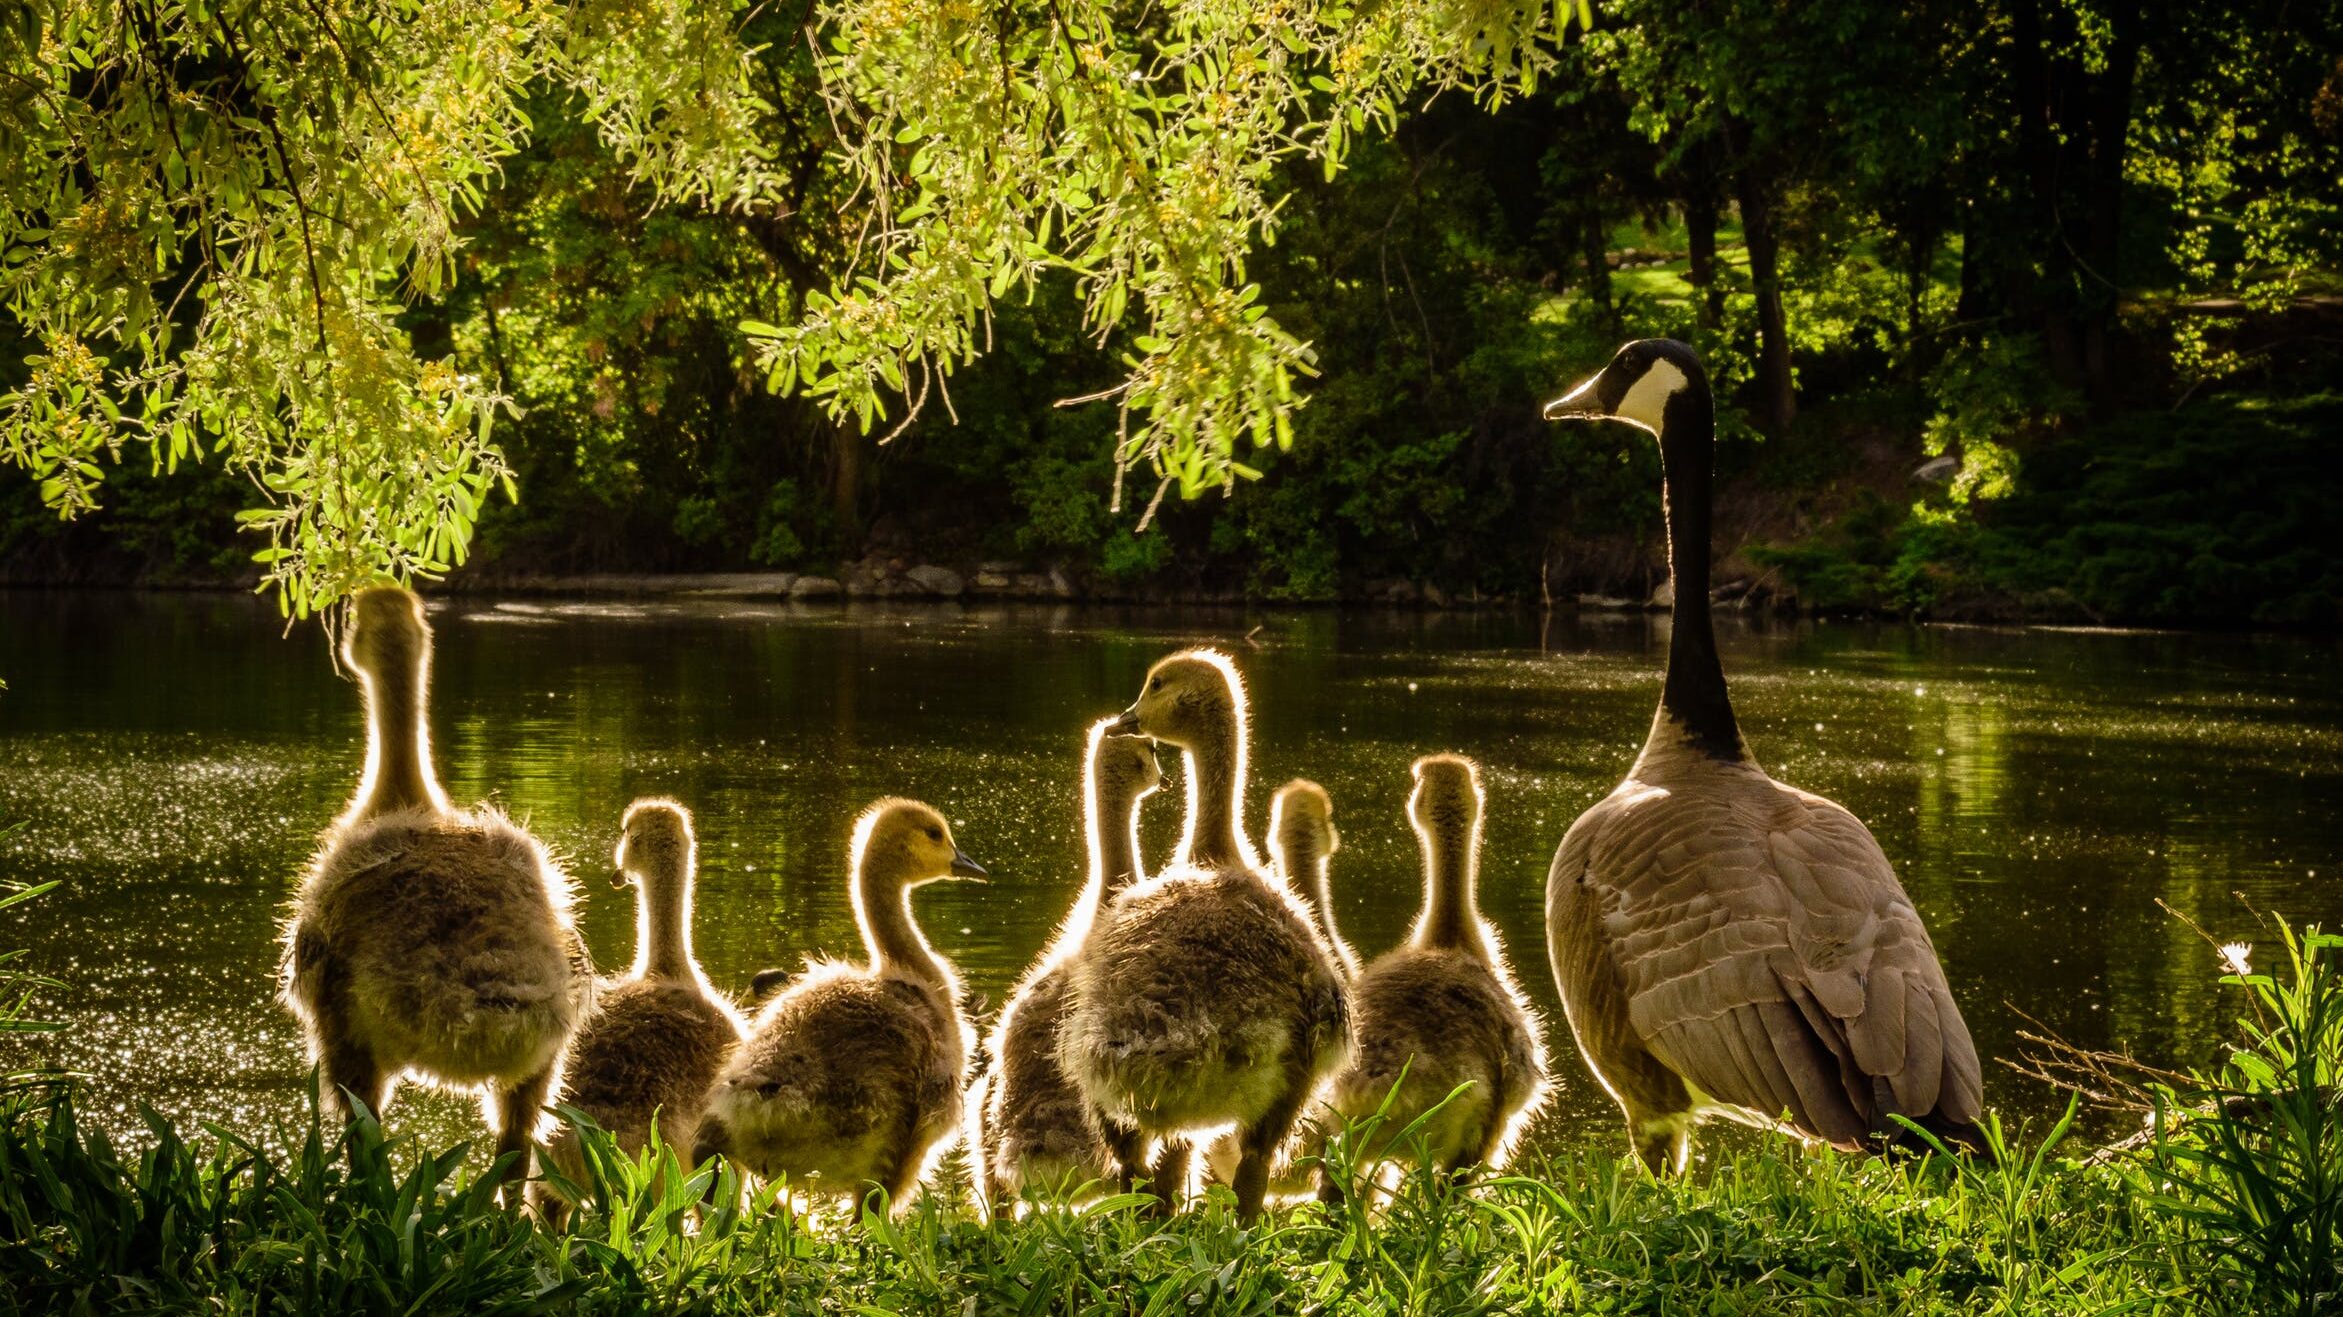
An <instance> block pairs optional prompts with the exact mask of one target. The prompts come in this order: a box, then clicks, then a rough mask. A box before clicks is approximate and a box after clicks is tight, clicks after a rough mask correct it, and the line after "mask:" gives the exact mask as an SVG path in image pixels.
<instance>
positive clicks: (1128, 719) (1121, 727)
mask: <svg viewBox="0 0 2343 1317" xmlns="http://www.w3.org/2000/svg"><path fill="white" fill-rule="evenodd" d="M1106 734H1107V735H1108V736H1137V735H1138V734H1139V706H1138V705H1136V704H1134V705H1132V706H1131V707H1130V708H1128V709H1125V710H1123V716H1122V717H1120V718H1117V719H1115V720H1114V721H1113V722H1111V723H1108V724H1107V725H1106Z"/></svg>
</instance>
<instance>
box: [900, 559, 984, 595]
mask: <svg viewBox="0 0 2343 1317" xmlns="http://www.w3.org/2000/svg"><path fill="white" fill-rule="evenodd" d="M903 575H904V577H905V579H907V580H909V581H910V582H911V583H912V584H913V585H916V586H918V587H919V588H920V589H921V590H923V591H926V592H927V593H928V594H931V595H934V596H936V597H937V598H939V599H956V598H958V597H959V596H960V592H961V591H962V590H965V589H967V588H968V587H967V586H966V585H965V584H964V583H963V582H962V581H961V580H960V573H958V572H955V571H952V570H949V569H948V568H943V567H914V568H912V569H911V570H910V571H907V572H905V573H903Z"/></svg>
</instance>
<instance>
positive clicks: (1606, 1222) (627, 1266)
mask: <svg viewBox="0 0 2343 1317" xmlns="http://www.w3.org/2000/svg"><path fill="white" fill-rule="evenodd" d="M146 1137H147V1139H148V1140H150V1141H151V1144H152V1146H151V1147H150V1148H149V1149H148V1150H147V1151H145V1152H142V1153H140V1154H138V1155H136V1156H135V1157H133V1156H128V1155H126V1154H124V1153H122V1152H121V1151H119V1150H118V1149H117V1147H116V1145H115V1144H114V1143H113V1142H112V1141H111V1140H110V1139H108V1138H107V1137H106V1136H105V1135H104V1134H103V1133H101V1132H99V1131H97V1130H94V1129H91V1128H89V1127H88V1126H86V1125H84V1124H83V1123H82V1122H81V1121H80V1120H79V1119H78V1118H77V1116H76V1114H75V1113H74V1111H73V1110H72V1107H71V1104H70V1103H69V1102H65V1103H59V1104H56V1105H53V1106H50V1107H48V1108H46V1109H42V1110H38V1111H32V1112H27V1113H24V1114H21V1115H19V1116H18V1117H17V1118H15V1119H12V1120H11V1121H9V1122H8V1123H7V1124H6V1125H5V1126H0V1171H4V1172H5V1175H4V1177H0V1295H5V1297H6V1300H7V1301H8V1302H10V1303H12V1304H13V1305H15V1306H17V1307H21V1308H25V1309H31V1310H41V1311H72V1310H76V1309H82V1308H87V1309H91V1310H94V1309H97V1308H101V1307H102V1308H104V1309H106V1310H108V1311H148V1310H164V1309H181V1308H185V1307H189V1306H203V1307H211V1306H224V1307H226V1308H229V1309H230V1310H233V1311H288V1312H291V1311H326V1310H335V1311H341V1310H351V1309H363V1310H368V1311H413V1310H430V1311H459V1310H460V1311H485V1312H505V1311H542V1310H547V1309H555V1310H560V1311H569V1312H584V1313H592V1312H637V1311H644V1310H646V1309H658V1310H664V1311H687V1310H688V1311H695V1312H706V1313H729V1312H742V1313H748V1312H757V1313H773V1312H806V1313H811V1312H817V1311H820V1312H836V1311H885V1312H935V1311H963V1310H972V1311H977V1312H1000V1311H1011V1312H1023V1311H1035V1312H1038V1311H1052V1312H1099V1313H1104V1312H1126V1311H1186V1310H1188V1309H1190V1308H1195V1307H1202V1308H1206V1309H1207V1310H1210V1311H1216V1312H1261V1313H1266V1312H1292V1311H1300V1310H1317V1311H1330V1312H1331V1311H1342V1312H1391V1313H1401V1312H1484V1313H1513V1312H1522V1313H1526V1312H1551V1311H1582V1312H1654V1311H1681V1310H1685V1309H1687V1308H1692V1309H1696V1310H1699V1311H1711V1312H1743V1311H1751V1312H1754V1311H1780V1310H1785V1309H1792V1308H1803V1307H1807V1306H1810V1305H1813V1304H1815V1303H1821V1302H1832V1303H1840V1304H1851V1305H1857V1306H1867V1307H1882V1308H1893V1309H1895V1310H1899V1311H1908V1312H1920V1313H1927V1312H1941V1313H1968V1312H2012V1313H2015V1312H2026V1313H2039V1312H2086V1311H2103V1310H2105V1308H2106V1307H2107V1306H2108V1305H2112V1304H2117V1303H2122V1302H2127V1301H2129V1302H2132V1303H2134V1304H2136V1305H2138V1306H2139V1307H2141V1308H2144V1309H2148V1310H2155V1309H2158V1308H2162V1309H2166V1310H2173V1311H2179V1310H2182V1309H2183V1305H2182V1304H2181V1303H2180V1302H2179V1301H2178V1299H2179V1296H2178V1294H2177V1293H2176V1292H2175V1289H2174V1287H2173V1285H2172V1283H2171V1273H2170V1271H2169V1270H2168V1267H2169V1261H2168V1259H2166V1258H2164V1257H2163V1256H2161V1255H2160V1254H2159V1252H2158V1250H2159V1248H2160V1247H2161V1246H2162V1238H2161V1236H2159V1235H2158V1234H2157V1233H2156V1218H2153V1217H2151V1216H2148V1215H2146V1214H2144V1213H2142V1212H2141V1211H2140V1210H2139V1209H2138V1202H2137V1199H2136V1198H2134V1197H2133V1194H2132V1190H2131V1189H2130V1188H2129V1187H2128V1185H2127V1182H2126V1181H2125V1179H2124V1178H2123V1176H2122V1174H2121V1173H2120V1172H2118V1171H2116V1170H2112V1169H2106V1168H2095V1167H2092V1166H2089V1165H2086V1164H2082V1163H2077V1162H2074V1161H2071V1160H2067V1159H2065V1158H2064V1157H2063V1156H2062V1155H2061V1154H2059V1153H2058V1151H2057V1150H2056V1149H2055V1146H2054V1144H2051V1143H2045V1144H2040V1145H2027V1146H2021V1147H2012V1148H2009V1149H2007V1150H2006V1151H2007V1156H2006V1157H2005V1159H2004V1160H2003V1161H2002V1162H2001V1163H2000V1164H1999V1165H1978V1166H1973V1167H1969V1168H1966V1169H1962V1170H1955V1169H1954V1168H1952V1167H1950V1166H1948V1165H1946V1164H1945V1163H1944V1161H1943V1160H1942V1159H1940V1158H1930V1159H1924V1160H1905V1161H1896V1162H1891V1161H1871V1160H1865V1159H1857V1158H1847V1157H1841V1156H1837V1155H1834V1154H1824V1155H1820V1156H1815V1157H1800V1156H1797V1155H1795V1154H1790V1153H1786V1152H1785V1151H1782V1150H1779V1149H1777V1148H1776V1147H1773V1146H1767V1147H1764V1148H1762V1149H1759V1150H1756V1151H1747V1152H1732V1151H1720V1152H1719V1153H1717V1154H1715V1155H1714V1157H1713V1158H1712V1159H1711V1164H1710V1165H1709V1166H1708V1167H1706V1168H1705V1170H1704V1173H1703V1174H1702V1175H1701V1176H1700V1177H1699V1178H1697V1179H1694V1180H1691V1181H1686V1182H1681V1183H1660V1182H1657V1181H1654V1180H1652V1179H1651V1178H1650V1177H1649V1176H1647V1175H1646V1174H1645V1173H1644V1172H1643V1171H1642V1170H1641V1169H1640V1167H1639V1166H1638V1165H1637V1164H1635V1163H1634V1162H1632V1161H1626V1162H1622V1161H1620V1160H1617V1159H1614V1158H1613V1157H1611V1156H1608V1155H1568V1156H1563V1157H1559V1158H1555V1159H1552V1160H1544V1161H1538V1162H1535V1163H1532V1164H1530V1165H1528V1166H1525V1167H1522V1168H1521V1169H1520V1170H1519V1171H1518V1172H1517V1173H1514V1174H1508V1175H1504V1176H1499V1177H1495V1178H1493V1179H1491V1180H1489V1181H1488V1182H1486V1183H1484V1184H1481V1185H1478V1186H1474V1187H1471V1188H1470V1189H1469V1190H1468V1189H1467V1188H1465V1187H1462V1186H1459V1185H1457V1184H1455V1183H1454V1182H1452V1181H1450V1180H1449V1179H1448V1178H1447V1177H1446V1176H1442V1175H1436V1174H1426V1173H1416V1174H1413V1175H1411V1176H1409V1177H1408V1178H1405V1179H1403V1180H1402V1181H1401V1182H1400V1183H1399V1185H1398V1186H1397V1188H1396V1190H1395V1191H1394V1194H1393V1196H1392V1197H1391V1199H1390V1200H1389V1201H1388V1202H1387V1203H1386V1204H1385V1205H1384V1206H1383V1207H1381V1208H1379V1209H1376V1210H1375V1211H1373V1212H1369V1211H1368V1210H1367V1208H1366V1207H1365V1205H1364V1203H1363V1202H1354V1204H1353V1205H1352V1206H1349V1207H1346V1208H1344V1209H1341V1210H1339V1211H1338V1212H1336V1213H1334V1214H1332V1215H1329V1214H1326V1213H1324V1212H1322V1211H1321V1210H1320V1209H1319V1208H1317V1207H1316V1206H1307V1207H1301V1208H1295V1209H1291V1210H1289V1211H1287V1212H1285V1213H1282V1214H1281V1216H1280V1217H1279V1218H1278V1219H1277V1220H1276V1221H1274V1222H1272V1223H1271V1224H1268V1225H1265V1226H1263V1227H1261V1228H1258V1229H1253V1230H1240V1229H1238V1228H1237V1227H1236V1225H1235V1223H1234V1221H1233V1219H1232V1216H1231V1212H1230V1205H1231V1204H1230V1200H1229V1199H1228V1197H1227V1195H1226V1192H1225V1191H1222V1190H1215V1191H1214V1192H1213V1195H1212V1198H1211V1201H1210V1204H1209V1205H1208V1206H1207V1207H1205V1208H1203V1209H1202V1210H1199V1211H1196V1212H1193V1213H1189V1214H1186V1215H1183V1216H1181V1217H1179V1218H1177V1219H1175V1220H1173V1221H1170V1222H1157V1221H1155V1220H1153V1219H1151V1218H1149V1217H1147V1216H1146V1215H1145V1214H1144V1208H1145V1204H1146V1202H1147V1201H1148V1200H1147V1199H1145V1198H1144V1197H1139V1196H1124V1197H1119V1198H1111V1199H1109V1200H1107V1201H1106V1202H1104V1203H1101V1204H1098V1205H1094V1206H1092V1207H1089V1208H1086V1209H1084V1210H1081V1211H1066V1210H1062V1209H1056V1208H1045V1209H1044V1210H1037V1211H1033V1212H1031V1213H1030V1214H1028V1215H1026V1216H1025V1217H1024V1218H1023V1219H1021V1220H1014V1221H1011V1220H1000V1221H995V1222H993V1223H991V1224H989V1225H988V1224H984V1223H980V1222H978V1221H977V1220H975V1219H973V1218H972V1217H971V1216H970V1215H969V1214H968V1213H967V1212H966V1210H965V1209H964V1208H962V1207H961V1206H959V1205H957V1204H956V1203H954V1202H953V1201H950V1199H949V1196H948V1195H945V1194H931V1195H928V1196H926V1197H924V1198H923V1199H922V1200H921V1202H919V1203H918V1204H916V1205H914V1206H913V1208H912V1209H911V1210H910V1212H909V1213H908V1214H906V1215H905V1216H903V1217H902V1218H901V1219H898V1220H889V1219H888V1218H886V1217H885V1216H883V1215H878V1214H874V1213H866V1214H864V1215H863V1216H862V1217H861V1219H860V1221H859V1222H858V1223H855V1224H853V1225H848V1224H846V1223H843V1222H823V1221H820V1220H817V1221H815V1222H812V1223H808V1222H806V1221H805V1220H804V1219H802V1218H797V1217H793V1216H791V1215H790V1214H788V1213H785V1212H779V1211H776V1210H774V1193H775V1190H774V1189H772V1188H770V1187H767V1188H764V1189H761V1190H760V1191H759V1192H758V1193H757V1195H756V1196H755V1197H753V1198H751V1199H749V1200H746V1201H745V1202H741V1200H740V1199H739V1195H738V1186H737V1185H736V1184H734V1183H733V1182H732V1181H731V1179H730V1173H729V1172H725V1173H724V1175H723V1178H722V1179H721V1180H720V1181H718V1180H712V1179H711V1177H712V1176H713V1175H714V1174H715V1173H714V1172H712V1171H710V1170H707V1169H703V1170H701V1171H699V1172H697V1173H687V1171H686V1168H684V1167H681V1166H678V1165H675V1164H673V1163H672V1162H670V1161H667V1160H666V1159H664V1157H663V1156H662V1155H661V1154H659V1153H655V1152H654V1153H646V1154H644V1155H643V1156H641V1157H632V1158H630V1157H627V1156H624V1155H622V1154H620V1153H618V1152H617V1151H616V1149H615V1148H614V1147H612V1146H611V1144H610V1142H609V1139H608V1136H606V1135H604V1134H602V1133H601V1132H600V1131H599V1130H594V1129H591V1128H590V1127H587V1128H584V1130H583V1137H584V1145H585V1149H586V1162H587V1174H586V1177H585V1179H584V1180H583V1181H581V1182H578V1183H577V1184H574V1185H572V1186H570V1187H571V1188H572V1189H573V1190H574V1191H575V1192H576V1194H577V1197H578V1199H579V1201H580V1202H581V1203H582V1204H583V1205H582V1207H581V1208H580V1209H579V1210H577V1211H576V1212H574V1213H572V1214H571V1216H570V1218H569V1220H568V1222H567V1223H566V1224H565V1225H564V1226H563V1227H561V1228H560V1229H558V1230H548V1229H547V1228H546V1227H544V1226H543V1225H542V1224H540V1223H536V1222H533V1221H531V1220H530V1219H528V1218H525V1217H516V1216H514V1215H511V1214H508V1213H506V1212H505V1211H504V1210H502V1209H501V1208H499V1207H497V1206H496V1205H495V1204H494V1202H493V1200H492V1195H491V1193H490V1184H489V1182H488V1181H487V1180H486V1179H484V1178H474V1177H472V1176H471V1175H470V1174H468V1173H467V1172H466V1170H465V1169H464V1168H463V1165H462V1162H463V1157H462V1151H463V1150H462V1149H460V1148H459V1149H455V1150H451V1151H450V1152H448V1153H445V1154H441V1155H437V1156H425V1155H420V1154H419V1153H418V1152H417V1150H415V1149H414V1148H413V1147H412V1146H411V1145H409V1144H407V1143H405V1142H404V1141H401V1140H397V1139H389V1140H386V1139H384V1138H383V1136H382V1133H381V1131H380V1129H379V1128H378V1127H376V1126H375V1125H374V1124H373V1123H372V1122H371V1121H364V1122H360V1123H359V1124H358V1125H357V1126H355V1127H354V1128H353V1130H352V1133H351V1137H350V1142H349V1158H350V1160H349V1161H348V1162H345V1159H344V1155H343V1150H342V1149H338V1148H336V1147H335V1146H334V1145H333V1143H332V1141H330V1140H323V1139H320V1138H319V1137H317V1136H316V1134H315V1132H314V1130H311V1131H309V1132H307V1133H305V1134H302V1135H301V1136H300V1137H299V1138H298V1139H297V1140H295V1141H293V1142H291V1143H290V1144H287V1145H284V1146H281V1147H274V1146H270V1145H268V1144H262V1143H254V1142H251V1141H247V1140H243V1139H240V1138H237V1137H234V1136H231V1135H229V1134H228V1133H227V1132H225V1131H221V1130H217V1129H212V1130H209V1131H207V1133H206V1134H205V1136H204V1137H203V1138H202V1139H201V1140H199V1141H194V1142H190V1141H187V1140H185V1139H183V1138H182V1137H181V1136H180V1135H178V1134H177V1133H176V1132H175V1131H174V1129H173V1128H172V1126H171V1125H170V1124H169V1123H168V1122H166V1121H163V1120H161V1119H160V1118H158V1117H153V1116H150V1117H149V1118H148V1128H147V1131H146ZM711 1184H713V1187H714V1189H715V1201H716V1202H717V1203H719V1204H732V1203H735V1202H740V1206H738V1207H732V1206H720V1207H719V1208H718V1209H716V1210H714V1211H713V1212H710V1213H708V1214H707V1215H705V1216H704V1217H703V1218H702V1219H701V1220H699V1222H698V1223H697V1225H696V1227H695V1228H689V1229H679V1228H678V1227H679V1226H680V1225H682V1223H683V1221H684V1219H685V1217H686V1212H685V1207H686V1205H687V1204H690V1203H693V1202H695V1201H697V1199H698V1198H699V1196H700V1194H701V1192H702V1191H703V1190H705V1189H707V1188H709V1187H710V1186H711ZM964 1305H966V1306H964Z"/></svg>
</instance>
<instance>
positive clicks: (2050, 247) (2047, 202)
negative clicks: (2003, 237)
mask: <svg viewBox="0 0 2343 1317" xmlns="http://www.w3.org/2000/svg"><path fill="white" fill-rule="evenodd" d="M2051 46H2052V43H2051V37H2050V33H2049V32H2048V30H2047V29H2046V27H2045V23H2044V17H2043V13H2042V3H2041V0H2016V2H2015V3H2014V4H2012V5H2011V7H2010V55H2011V67H2012V77H2013V82H2014V85H2015V91H2016V95H2017V113H2018V158H2019V160H2020V162H2021V164H2022V167H2023V171H2024V175H2025V179H2026V182H2027V184H2028V185H2029V186H2028V194H2029V195H2028V196H2027V198H2026V205H2025V209H2024V211H2023V212H2022V213H2023V214H2024V217H2025V218H2024V222H2023V223H2022V224H2021V226H2020V228H2019V233H2020V234H2021V235H2022V236H2021V237H2020V238H2019V241H2020V242H2021V243H2023V244H2025V245H2026V246H2028V247H2031V248H2032V250H2021V251H2019V252H2016V253H2013V256H2014V259H2011V260H2009V261H2007V262H2005V263H2004V268H2003V270H2002V275H2003V278H2004V280H2005V291H2004V294H2003V300H2004V302H2005V304H2006V305H2007V306H2008V307H2009V309H2010V311H2011V312H2012V313H2013V314H2015V315H2017V316H2018V317H2020V318H2021V319H2028V320H2033V321H2034V322H2035V323H2037V324H2038V325H2040V326H2041V330H2042V348H2043V353H2044V355H2045V356H2047V357H2048V358H2049V363H2050V369H2051V373H2052V374H2053V375H2055V376H2057V377H2058V378H2059V379H2060V380H2062V381H2064V382H2066V383H2069V384H2072V383H2075V382H2077V381H2079V380H2080V379H2081V376H2082V370H2081V367H2082V353H2081V351H2080V349H2079V347H2078V346H2077V343H2076V340H2075V322H2074V313H2073V288H2074V263H2073V260H2072V253H2071V251H2070V250H2069V247H2068V242H2067V235H2066V233H2065V231H2064V227H2063V225H2062V223H2061V218H2062V217H2061V214H2060V206H2059V187H2060V180H2061V174H2062V172H2063V171H2062V170H2061V168H2060V165H2061V161H2060V158H2059V154H2060V143H2059V139H2058V133H2057V131H2056V128H2057V127H2058V121H2059V117H2060V116H2059V112H2058V109H2059V107H2058V102H2059V101H2060V100H2061V99H2062V98H2061V96H2060V92H2061V90H2062V88H2063V85H2064V83H2065V79H2064V78H2062V77H2060V76H2059V74H2060V73H2061V72H2063V70H2060V69H2058V68H2057V67H2055V65H2054V64H2053V57H2052V50H2051ZM2037 263H2038V264H2037Z"/></svg>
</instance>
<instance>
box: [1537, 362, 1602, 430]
mask: <svg viewBox="0 0 2343 1317" xmlns="http://www.w3.org/2000/svg"><path fill="white" fill-rule="evenodd" d="M1602 382H1603V377H1602V375H1601V374H1600V373H1597V374H1596V375H1595V376H1594V377H1593V378H1592V379H1589V380H1588V381H1587V382H1586V383H1584V384H1581V385H1579V386H1578V387H1577V388H1575V389H1572V390H1571V391H1570V392H1568V393H1565V394H1563V395H1562V396H1561V397H1559V398H1556V399H1555V400H1554V401H1552V402H1550V403H1547V404H1546V419H1547V420H1549V421H1587V420H1599V419H1601V418H1603V417H1606V416H1609V415H1610V414H1611V409H1610V407H1609V406H1608V405H1606V404H1605V403H1604V402H1603V395H1602V390H1601V389H1599V388H1597V387H1596V386H1597V385H1599V384H1601V383H1602Z"/></svg>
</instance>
